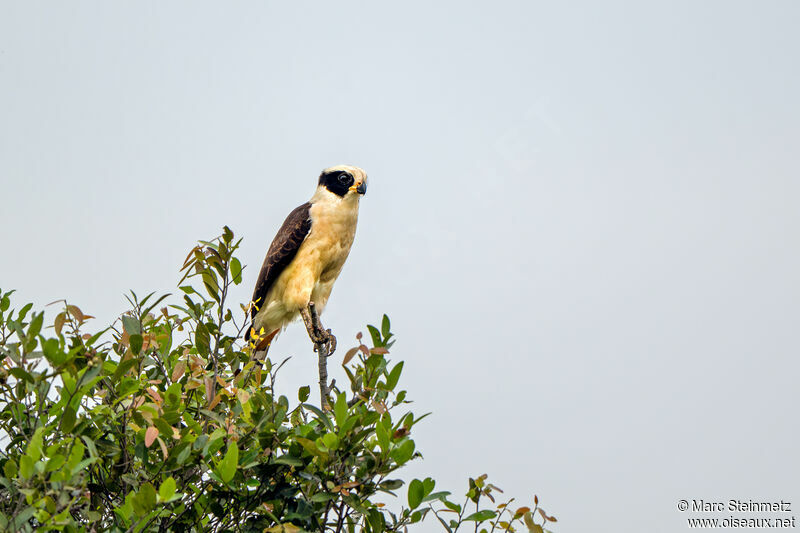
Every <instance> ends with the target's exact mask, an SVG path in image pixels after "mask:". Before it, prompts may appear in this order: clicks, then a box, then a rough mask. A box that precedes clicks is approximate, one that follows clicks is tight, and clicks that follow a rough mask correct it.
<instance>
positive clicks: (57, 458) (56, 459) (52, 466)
mask: <svg viewBox="0 0 800 533" xmlns="http://www.w3.org/2000/svg"><path fill="white" fill-rule="evenodd" d="M66 462H67V458H66V457H64V456H63V455H61V454H60V453H58V454H56V455H54V456H53V457H51V458H50V460H49V461H47V466H46V467H45V469H44V471H45V472H55V471H56V470H58V469H59V468H61V467H62V466H64V463H66Z"/></svg>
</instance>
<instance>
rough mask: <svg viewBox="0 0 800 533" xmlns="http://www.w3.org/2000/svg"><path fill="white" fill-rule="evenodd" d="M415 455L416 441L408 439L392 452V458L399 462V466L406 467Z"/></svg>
mask: <svg viewBox="0 0 800 533" xmlns="http://www.w3.org/2000/svg"><path fill="white" fill-rule="evenodd" d="M413 455H414V441H413V440H411V439H406V440H405V441H403V443H402V444H400V445H399V446H398V447H397V448H395V449H394V450H392V453H391V456H392V459H394V460H395V462H397V464H398V465H404V464H405V463H407V462H408V461H409V460H410V459H411V457H412V456H413Z"/></svg>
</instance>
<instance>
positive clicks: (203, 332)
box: [194, 322, 211, 355]
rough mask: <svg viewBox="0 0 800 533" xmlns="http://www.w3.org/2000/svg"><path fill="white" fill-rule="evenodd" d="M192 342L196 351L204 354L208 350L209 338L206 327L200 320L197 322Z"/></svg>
mask: <svg viewBox="0 0 800 533" xmlns="http://www.w3.org/2000/svg"><path fill="white" fill-rule="evenodd" d="M194 343H195V346H196V347H197V353H199V354H200V355H206V354H208V352H209V346H210V345H211V339H210V336H209V333H208V328H206V326H205V324H203V323H202V322H198V323H197V328H195V331H194Z"/></svg>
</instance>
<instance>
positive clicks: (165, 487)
mask: <svg viewBox="0 0 800 533" xmlns="http://www.w3.org/2000/svg"><path fill="white" fill-rule="evenodd" d="M175 487H176V483H175V479H173V477H172V476H170V477H168V478H167V479H165V480H164V482H163V483H162V484H161V486H160V487H159V488H158V496H159V498H161V501H162V502H167V501H169V500H170V498H172V496H173V495H174V494H175Z"/></svg>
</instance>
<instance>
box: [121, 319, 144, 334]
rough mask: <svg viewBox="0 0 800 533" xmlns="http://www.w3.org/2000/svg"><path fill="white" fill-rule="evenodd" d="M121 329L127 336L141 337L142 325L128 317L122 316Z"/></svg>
mask: <svg viewBox="0 0 800 533" xmlns="http://www.w3.org/2000/svg"><path fill="white" fill-rule="evenodd" d="M122 327H123V328H125V331H127V332H128V335H141V334H142V325H141V324H139V321H138V320H136V319H135V318H133V317H132V316H130V315H122Z"/></svg>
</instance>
